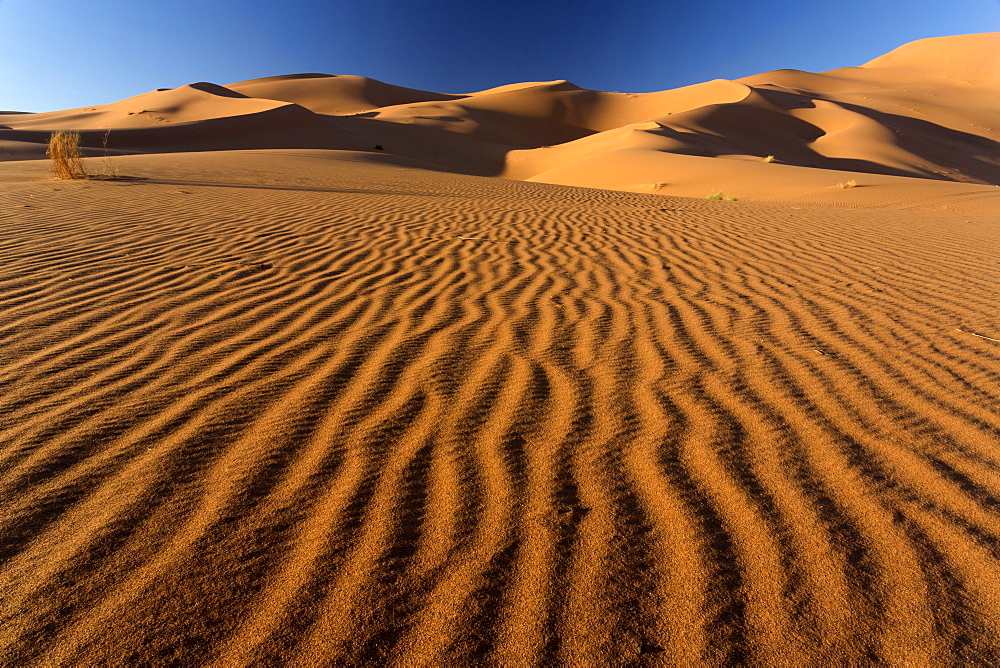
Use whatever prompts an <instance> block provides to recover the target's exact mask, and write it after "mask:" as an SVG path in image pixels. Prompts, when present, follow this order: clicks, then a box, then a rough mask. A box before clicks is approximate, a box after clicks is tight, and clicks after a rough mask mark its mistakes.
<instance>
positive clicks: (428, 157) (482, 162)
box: [0, 104, 518, 176]
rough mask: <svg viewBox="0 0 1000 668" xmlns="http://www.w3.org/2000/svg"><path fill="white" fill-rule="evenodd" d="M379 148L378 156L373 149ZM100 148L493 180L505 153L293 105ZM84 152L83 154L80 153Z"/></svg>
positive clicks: (458, 138) (98, 135) (131, 131)
mask: <svg viewBox="0 0 1000 668" xmlns="http://www.w3.org/2000/svg"><path fill="white" fill-rule="evenodd" d="M50 132H51V130H49V129H47V130H0V141H4V140H7V141H21V142H30V143H34V144H39V145H44V144H46V143H47V142H48V139H49V134H50ZM105 132H106V130H103V129H102V130H84V131H82V132H81V145H82V146H83V147H84V149H85V152H86V153H88V154H89V156H91V157H100V156H101V155H104V146H103V140H104V137H105ZM377 146H382V147H383V148H382V149H377V148H376V147H377ZM107 148H108V149H109V150H111V151H112V152H118V153H123V152H127V153H138V154H144V153H178V152H192V153H194V152H209V151H226V150H252V149H326V150H346V151H375V150H384V151H385V152H386V153H389V154H394V155H397V156H403V157H407V158H414V159H417V160H420V161H421V162H423V163H426V164H425V165H424V166H425V168H430V169H434V170H438V171H444V172H453V173H460V174H470V175H475V176H496V175H498V174H500V173H501V171H502V170H503V166H504V160H505V156H506V154H507V153H508V152H509V151H511V150H514V149H516V148H518V147H516V146H504V145H500V144H493V143H489V142H484V141H480V140H478V139H475V138H472V137H469V136H466V135H462V134H459V133H454V132H448V131H445V130H439V129H437V128H429V127H421V126H415V125H404V124H400V123H391V122H387V121H380V120H378V119H367V118H365V119H362V118H341V117H332V116H325V115H322V114H315V113H313V112H311V111H309V110H308V109H305V108H303V107H300V106H298V105H291V104H290V105H287V106H282V107H278V108H276V109H270V110H267V111H263V112H259V113H255V114H247V115H242V116H230V117H225V118H214V119H210V120H205V121H197V122H192V123H178V124H172V125H162V126H159V127H147V128H124V129H114V128H113V129H112V131H111V135H110V137H109V139H108V146H107ZM87 149H89V150H87Z"/></svg>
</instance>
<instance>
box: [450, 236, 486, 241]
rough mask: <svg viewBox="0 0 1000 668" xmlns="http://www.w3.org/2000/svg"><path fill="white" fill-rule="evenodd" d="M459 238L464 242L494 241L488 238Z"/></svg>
mask: <svg viewBox="0 0 1000 668" xmlns="http://www.w3.org/2000/svg"><path fill="white" fill-rule="evenodd" d="M458 238H459V239H461V240H462V241H493V239H487V238H486V237H463V236H462V235H459V236H458Z"/></svg>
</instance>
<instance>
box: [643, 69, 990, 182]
mask: <svg viewBox="0 0 1000 668" xmlns="http://www.w3.org/2000/svg"><path fill="white" fill-rule="evenodd" d="M754 91H755V93H756V94H757V96H758V103H757V104H748V103H736V104H719V105H711V106H707V107H702V108H700V109H697V110H695V111H693V112H692V113H691V114H689V115H688V118H687V119H684V120H683V121H682V122H683V123H684V126H683V127H681V128H676V127H671V126H670V125H664V124H661V125H660V127H659V128H658V129H656V130H653V131H650V133H651V134H655V135H659V136H662V137H667V138H669V139H672V140H674V142H676V146H675V147H672V148H671V149H669V152H670V153H678V154H684V155H697V156H704V157H718V156H720V155H731V154H748V155H761V156H763V155H766V154H770V153H774V154H776V155H778V157H779V158H780V159H781V161H782V162H783V163H785V164H791V165H799V166H803V167H814V168H819V169H830V170H838V171H850V172H861V173H868V174H885V175H887V176H904V177H910V178H913V177H919V178H927V179H933V180H942V181H970V180H979V181H982V182H985V183H990V184H997V183H998V178H1000V158H998V156H1000V143H997V142H995V141H992V140H990V139H988V138H986V137H981V136H978V135H974V134H970V133H967V132H962V131H959V130H954V129H951V128H947V127H944V126H941V125H938V124H936V123H932V122H930V121H926V120H921V119H918V118H911V117H908V116H899V115H895V114H890V113H887V112H880V111H876V110H873V109H869V108H867V107H862V106H859V105H854V104H849V103H845V102H841V101H836V100H824V99H823V98H810V97H808V96H807V94H795V93H789V92H785V91H775V90H769V89H760V88H755V89H754ZM818 100H822V101H823V102H826V103H829V104H833V105H837V106H838V107H840V108H841V109H843V110H844V112H849V113H853V114H857V116H858V117H863V118H866V119H868V120H870V121H872V122H873V123H874V124H877V125H878V126H879V127H881V128H883V129H885V130H888V131H889V132H891V133H892V134H893V140H892V141H890V142H888V145H891V146H894V147H898V148H899V149H900V150H901V151H905V152H907V153H909V154H911V155H912V156H915V157H917V158H918V159H920V160H926V161H927V162H930V163H934V164H935V165H939V166H942V167H944V168H945V170H940V169H937V170H935V169H933V168H931V167H926V166H921V165H914V166H912V167H909V168H904V167H895V166H892V165H887V164H883V163H881V162H875V161H873V160H867V159H865V158H862V157H856V158H855V157H830V156H825V155H823V154H822V153H820V152H818V151H817V150H815V149H814V148H813V146H812V145H813V143H814V142H816V141H817V140H820V139H822V138H823V137H825V136H827V135H828V134H829V133H828V131H827V130H826V129H824V128H823V127H821V126H819V125H816V124H815V123H811V122H809V120H807V119H804V118H798V117H795V116H791V115H789V114H788V113H786V112H788V111H791V110H794V109H815V108H817V105H816V102H817V101H818ZM685 121H686V122H685ZM688 126H690V127H688ZM775 147H780V150H779V149H778V148H775ZM991 161H993V163H991ZM950 171H953V172H956V173H957V174H956V175H960V176H961V177H964V178H953V177H950V176H949V173H950Z"/></svg>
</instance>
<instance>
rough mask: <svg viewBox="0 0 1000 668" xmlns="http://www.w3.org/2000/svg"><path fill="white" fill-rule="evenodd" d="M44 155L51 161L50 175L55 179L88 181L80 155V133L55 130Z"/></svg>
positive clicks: (88, 176)
mask: <svg viewBox="0 0 1000 668" xmlns="http://www.w3.org/2000/svg"><path fill="white" fill-rule="evenodd" d="M45 155H47V156H49V158H51V159H52V174H53V175H55V177H56V178H57V179H66V180H73V179H89V178H90V175H89V174H88V173H87V169H86V167H84V166H83V156H82V155H80V133H79V132H69V131H67V130H56V131H55V132H53V133H52V134H51V135H50V136H49V148H48V150H47V151H46V152H45Z"/></svg>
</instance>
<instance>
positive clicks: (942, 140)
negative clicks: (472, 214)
mask: <svg viewBox="0 0 1000 668" xmlns="http://www.w3.org/2000/svg"><path fill="white" fill-rule="evenodd" d="M998 52H1000V33H986V34H981V35H962V36H957V37H942V38H935V39H928V40H920V41H918V42H914V43H912V44H908V45H904V46H903V47H900V48H899V49H897V50H895V51H893V52H891V53H889V54H886V55H885V56H882V57H880V58H876V59H874V60H872V61H871V62H869V63H866V64H864V65H862V66H860V67H848V68H843V69H839V70H832V71H830V72H826V73H819V74H815V73H809V72H799V71H795V70H778V71H775V72H769V73H765V74H759V75H755V76H751V77H746V78H743V79H739V80H737V81H726V80H716V81H711V82H706V83H703V84H697V85H694V86H687V87H684V88H679V89H675V90H668V91H661V92H655V93H639V94H624V93H606V92H601V91H594V90H586V89H582V88H579V87H578V86H575V85H573V84H572V83H570V82H567V81H551V82H529V83H520V84H511V85H507V86H500V87H497V88H492V89H489V90H484V91H478V92H474V93H467V94H444V93H433V92H428V91H421V90H416V89H412V88H404V87H400V86H394V85H391V84H387V83H383V82H381V81H377V80H375V79H369V78H365V77H358V76H332V75H324V74H301V75H289V76H279V77H269V78H265V79H255V80H250V81H243V82H239V83H235V84H231V85H229V86H219V85H215V84H209V83H198V84H191V85H189V86H182V87H180V88H177V89H172V90H158V91H153V92H150V93H145V94H143V95H139V96H136V97H133V98H129V99H126V100H122V101H120V102H115V103H112V104H108V105H102V106H96V107H88V108H82V109H73V110H67V111H57V112H48V113H42V114H0V160H2V159H26V158H28V159H30V158H41V157H42V156H43V154H44V142H45V140H46V139H47V137H48V134H49V133H50V132H51V131H52V130H55V129H69V130H81V131H83V132H84V142H85V144H86V145H88V146H90V147H92V148H93V149H94V150H93V152H92V153H93V154H94V155H97V154H99V153H100V152H101V150H103V149H99V148H98V147H101V145H102V143H103V141H104V139H105V137H106V136H107V137H108V145H109V146H110V148H111V149H112V150H113V151H115V152H120V153H137V152H138V153H148V152H176V151H199V150H201V151H204V150H224V149H253V148H257V149H261V148H320V149H343V150H367V151H384V152H387V153H389V154H392V155H395V156H398V157H400V158H404V159H408V160H411V161H412V160H417V161H420V164H422V165H424V166H426V167H429V168H433V169H440V170H444V171H451V172H458V173H464V174H479V175H490V176H504V177H507V178H516V179H532V180H536V181H545V180H550V176H551V180H553V181H554V182H557V183H561V184H568V185H585V186H595V185H599V186H600V187H609V188H617V187H619V186H620V184H623V183H625V184H626V185H625V187H626V189H630V190H631V189H635V184H642V183H645V184H660V185H659V186H658V189H657V192H658V193H659V194H665V195H685V196H689V195H691V194H692V193H691V191H690V190H689V189H688V188H687V186H682V187H680V188H679V189H675V183H676V182H677V181H679V180H680V181H683V182H684V183H690V182H691V181H692V180H693V179H692V176H696V177H697V178H696V180H697V181H698V182H699V185H698V190H699V191H701V192H702V193H703V194H702V196H704V194H707V193H708V192H710V191H712V190H716V189H719V188H721V189H724V190H725V189H728V190H733V187H734V186H733V185H731V184H732V183H736V182H739V181H741V180H744V179H736V181H735V182H730V183H718V181H719V179H718V177H717V176H716V175H715V171H716V170H715V168H714V167H713V168H712V169H708V170H706V171H703V172H700V173H697V174H695V175H692V174H691V173H689V172H684V173H683V178H681V179H678V178H676V177H677V174H667V175H664V174H663V170H662V167H663V166H664V165H665V164H667V161H666V160H665V159H664V158H665V156H670V155H681V156H701V157H710V158H722V159H724V160H729V161H732V160H737V161H739V162H740V163H741V164H742V163H745V162H746V161H748V160H764V159H765V158H768V156H771V157H772V158H769V159H773V160H774V161H775V162H776V163H779V164H784V165H792V166H796V167H801V168H804V169H820V170H833V171H837V172H852V173H856V174H877V175H888V176H901V177H916V178H922V179H930V180H935V181H957V182H962V183H974V184H979V185H997V184H1000V158H998V157H997V156H998V155H1000V111H998V107H997V104H996V100H997V98H998V97H1000V75H998V74H997V68H996V64H997V63H996V60H997V59H996V56H995V54H996V53H998ZM623 159H628V161H629V165H628V170H627V171H628V172H629V174H630V175H632V174H634V175H636V176H634V177H632V176H630V178H629V180H628V181H623V179H622V178H621V172H620V169H618V168H617V167H616V168H614V169H612V168H608V167H602V166H601V164H602V163H607V164H612V163H613V164H616V165H619V164H621V163H622V161H623ZM669 159H670V158H669V157H667V160H669ZM676 164H677V165H678V166H683V167H685V168H686V167H690V166H694V165H698V164H701V163H698V162H697V161H677V163H676ZM703 164H706V165H707V164H711V163H703ZM721 169H724V170H725V171H727V172H732V171H733V170H734V169H737V168H734V167H733V166H732V165H726V166H725V167H722V168H721ZM754 173H755V172H754V171H753V170H751V171H748V173H747V178H749V179H750V180H755V177H754V176H753V174H754ZM793 175H799V177H800V179H799V180H800V184H799V186H798V187H795V188H791V189H789V188H788V187H787V184H776V187H775V188H773V189H771V190H769V189H767V188H764V187H755V188H750V189H744V190H746V192H747V194H746V195H744V196H745V197H751V198H753V199H755V200H757V201H771V202H779V201H790V200H789V199H788V197H789V195H790V193H791V192H792V191H795V192H801V193H805V194H804V197H805V198H804V199H793V200H791V201H802V202H811V201H813V199H812V198H810V196H809V195H808V191H809V187H807V186H806V184H807V183H812V182H814V181H816V180H817V179H818V178H823V176H822V175H819V176H817V175H815V174H811V173H810V172H805V171H799V172H789V171H784V172H781V173H777V172H776V173H775V174H774V175H773V176H774V177H775V178H779V177H781V178H789V177H792V176H793ZM848 180H850V179H848ZM855 180H857V179H856V178H855ZM880 182H884V181H880ZM927 187H929V188H937V186H935V185H928V186H927ZM949 192H951V189H949V188H944V189H941V193H940V194H941V195H942V196H947V194H948V193H949ZM886 201H892V198H891V197H890V198H888V199H887V200H886Z"/></svg>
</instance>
